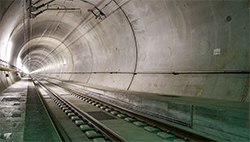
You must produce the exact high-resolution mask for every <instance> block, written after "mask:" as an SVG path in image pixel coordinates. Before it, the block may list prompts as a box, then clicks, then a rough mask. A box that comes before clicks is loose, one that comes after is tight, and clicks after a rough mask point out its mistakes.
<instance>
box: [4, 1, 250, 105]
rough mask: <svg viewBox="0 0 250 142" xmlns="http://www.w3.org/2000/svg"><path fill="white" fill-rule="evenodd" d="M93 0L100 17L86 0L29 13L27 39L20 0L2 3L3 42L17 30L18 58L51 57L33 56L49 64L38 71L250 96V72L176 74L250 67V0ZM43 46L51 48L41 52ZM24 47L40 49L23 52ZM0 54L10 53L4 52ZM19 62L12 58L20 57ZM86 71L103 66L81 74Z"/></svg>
mask: <svg viewBox="0 0 250 142" xmlns="http://www.w3.org/2000/svg"><path fill="white" fill-rule="evenodd" d="M43 2H44V1H43ZM43 2H42V1H41V2H39V3H38V4H36V6H38V5H40V4H42V3H43ZM91 3H92V4H93V5H95V6H96V7H97V8H98V9H100V10H101V11H102V12H103V13H104V14H105V16H101V19H100V17H97V18H96V17H95V16H94V15H93V14H92V13H91V12H88V9H92V10H93V12H94V13H95V14H96V15H98V13H99V11H98V9H97V8H95V7H94V6H93V5H91V4H89V3H84V2H83V1H80V0H74V1H59V0H56V1H55V2H53V3H52V4H51V5H50V7H51V8H55V7H67V8H72V7H74V8H80V9H81V10H80V11H59V10H47V11H45V12H43V13H42V14H40V15H38V16H37V17H35V18H34V19H32V20H29V19H28V13H26V12H25V17H26V20H25V21H26V28H27V29H25V30H26V32H29V33H30V34H29V36H27V37H29V38H30V39H29V40H27V41H28V42H27V43H24V40H23V39H22V38H18V36H17V35H24V33H23V32H24V31H25V30H21V29H20V28H16V29H19V30H14V29H15V27H20V23H22V16H23V15H22V6H21V2H16V1H15V2H13V3H7V2H5V1H4V2H1V4H2V6H9V9H3V11H2V12H0V13H1V14H0V15H2V16H1V17H2V20H1V21H0V24H1V27H0V30H1V31H2V33H0V42H1V43H5V42H6V41H8V39H9V37H10V35H11V33H13V34H15V35H12V36H11V37H13V38H11V39H12V40H13V42H14V45H22V46H18V47H14V48H15V49H16V50H17V51H19V50H21V51H20V52H19V55H18V54H15V53H13V54H12V58H13V59H15V58H18V57H19V56H20V55H21V54H22V53H24V54H23V57H24V58H25V56H26V58H27V56H29V55H31V56H32V54H41V55H42V56H45V57H48V58H44V59H39V58H40V57H39V58H38V56H37V57H36V56H35V58H31V60H30V62H33V64H34V62H39V61H38V60H40V62H41V63H39V64H43V65H40V66H36V67H29V68H30V69H32V71H33V73H34V74H42V75H46V76H49V77H56V78H59V79H64V80H73V81H79V82H83V83H89V84H92V85H97V86H98V85H101V86H104V87H111V88H116V89H122V90H129V91H139V92H151V93H160V94H165V95H176V96H193V97H201V98H213V99H223V100H233V101H240V100H241V98H242V96H243V95H246V96H248V94H249V91H248V92H247V93H246V91H244V90H249V85H248V84H247V82H249V80H250V79H249V75H248V74H195V73H194V74H179V75H177V74H175V75H174V74H170V73H171V72H178V71H187V72H196V71H212V72H213V71H215V72H216V71H245V72H246V71H249V51H250V50H249V9H248V3H247V1H211V0H206V1H193V0H186V1H182V0H156V1H153V0H143V1H138V0H130V1H129V0H113V1H110V0H94V1H91ZM25 8H27V5H26V7H25ZM34 13H36V12H34ZM9 14H14V15H9ZM10 23H11V24H10ZM18 25H19V26H18ZM13 31H15V32H13ZM36 46H40V47H39V48H36ZM43 47H44V49H45V47H46V48H49V49H51V50H50V51H47V50H44V51H43ZM21 48H22V49H21ZM26 48H27V49H32V48H33V49H34V51H32V52H30V54H28V52H23V51H22V50H24V49H26ZM5 50H6V45H3V44H1V45H0V51H1V53H2V52H6V51H5ZM42 52H44V53H42ZM50 56H51V57H50ZM52 56H53V57H52ZM0 58H1V59H5V56H4V55H3V54H1V56H0ZM33 60H34V61H33ZM14 61H15V60H13V62H12V64H16V63H15V62H14ZM27 64H28V63H27ZM39 67H41V68H39ZM38 68H39V69H38ZM33 69H35V70H33ZM84 72H105V73H100V74H98V73H96V74H81V73H84ZM109 72H118V74H116V73H113V74H110V73H109ZM164 72H165V73H166V74H164ZM76 73H77V74H76ZM136 73H137V74H136ZM162 73H163V74H162ZM245 100H246V101H248V98H247V99H245Z"/></svg>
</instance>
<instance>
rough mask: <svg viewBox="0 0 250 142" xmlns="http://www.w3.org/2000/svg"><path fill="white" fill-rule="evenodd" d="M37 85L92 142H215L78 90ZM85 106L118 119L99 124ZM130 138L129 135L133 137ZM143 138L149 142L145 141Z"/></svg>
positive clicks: (44, 82) (52, 85)
mask: <svg viewBox="0 0 250 142" xmlns="http://www.w3.org/2000/svg"><path fill="white" fill-rule="evenodd" d="M34 84H35V85H36V86H39V87H41V88H43V89H44V90H45V91H46V92H47V93H48V94H50V97H51V98H52V99H53V101H54V102H55V103H56V104H57V105H58V106H59V107H60V108H61V110H62V111H63V112H64V113H65V114H66V115H67V116H68V117H69V119H71V120H72V121H73V122H74V123H75V125H76V126H77V127H79V129H80V130H81V131H82V132H84V134H85V135H86V136H87V137H88V138H89V139H91V140H93V141H121V142H125V141H138V140H144V141H145V140H148V141H152V139H151V140H150V139H147V137H150V138H153V137H155V138H153V139H154V140H153V141H168V142H169V141H172V142H184V141H215V140H213V139H210V138H207V137H205V136H202V135H199V134H196V133H193V132H192V131H188V130H185V129H182V128H179V127H177V126H175V125H170V124H167V123H164V122H162V121H159V120H157V119H153V118H152V117H149V116H147V115H144V114H141V113H139V112H135V111H133V110H129V109H127V108H123V107H121V106H119V105H117V104H113V103H109V102H106V101H103V100H100V99H98V98H95V97H91V96H89V95H86V94H84V93H82V92H80V91H78V90H74V89H72V88H68V87H65V86H62V85H59V84H55V83H53V82H50V81H48V80H46V81H45V80H43V81H38V80H37V79H34ZM55 87H59V88H60V89H61V90H64V91H67V92H68V93H69V95H71V97H69V96H66V95H65V94H66V93H64V94H63V93H61V94H60V93H57V92H56V89H53V88H55ZM72 97H74V99H72ZM67 98H69V99H67ZM76 99H77V100H76ZM83 105H85V109H86V108H91V107H95V108H93V109H95V110H96V109H99V111H96V112H102V113H100V114H102V115H103V113H105V114H107V115H109V116H113V117H114V118H115V119H112V120H106V121H104V120H98V119H96V118H98V117H96V116H95V115H93V113H92V115H91V113H90V112H89V111H84V107H83V109H82V108H81V107H82V106H83ZM87 105H88V106H87ZM121 120H123V121H121ZM124 120H125V121H124ZM111 121H112V123H113V124H112V125H111V124H109V122H111ZM114 125H116V126H114ZM121 127H124V128H123V129H124V130H120V129H122V128H121ZM126 127H127V128H126ZM127 129H131V131H135V132H136V133H138V134H139V135H136V134H135V135H136V136H135V135H133V132H132V133H129V131H130V130H127ZM139 131H140V132H139ZM126 134H127V135H126ZM128 134H130V136H129V135H128ZM130 137H132V138H130ZM137 137H138V138H137ZM142 137H146V138H145V139H143V138H142Z"/></svg>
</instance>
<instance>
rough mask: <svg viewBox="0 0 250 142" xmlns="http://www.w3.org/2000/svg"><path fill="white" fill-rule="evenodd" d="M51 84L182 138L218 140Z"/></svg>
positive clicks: (213, 141) (210, 141) (212, 141)
mask: <svg viewBox="0 0 250 142" xmlns="http://www.w3.org/2000/svg"><path fill="white" fill-rule="evenodd" d="M46 81H47V80H46ZM47 82H49V83H51V84H54V85H56V86H59V87H61V88H63V89H65V90H68V91H70V92H72V93H75V94H78V95H81V96H84V97H87V98H89V99H91V100H93V101H95V102H98V103H100V104H105V105H106V106H108V107H110V108H113V109H115V110H118V111H120V112H122V113H125V114H127V115H129V116H131V117H134V118H136V119H138V120H141V121H144V122H146V123H148V124H150V125H152V126H156V127H158V128H160V129H161V130H163V131H166V132H167V131H170V132H171V133H172V134H174V135H176V136H177V137H180V138H182V139H185V138H187V139H188V140H191V141H209V142H215V141H216V140H213V139H210V138H207V137H205V136H202V135H199V134H196V133H193V132H191V131H188V130H185V129H182V128H179V127H176V126H173V125H171V124H167V123H164V122H161V121H159V120H155V119H153V118H150V117H148V116H145V115H143V114H139V113H137V112H135V111H132V110H129V109H126V108H123V107H120V106H118V105H115V104H111V103H107V102H104V101H102V100H99V99H96V98H94V97H90V96H88V95H84V94H83V93H81V92H78V91H75V90H73V89H70V88H67V87H65V86H62V85H58V84H55V83H53V82H50V81H47Z"/></svg>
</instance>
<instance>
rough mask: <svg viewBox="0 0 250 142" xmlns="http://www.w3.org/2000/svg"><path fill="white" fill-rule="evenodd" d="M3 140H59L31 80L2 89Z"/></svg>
mask: <svg viewBox="0 0 250 142" xmlns="http://www.w3.org/2000/svg"><path fill="white" fill-rule="evenodd" d="M0 120H1V121H0V141H3V142H4V141H19V142H22V141H27V142H28V141H30V142H31V141H36V142H38V141H60V139H59V137H58V135H57V133H56V132H55V130H54V127H53V125H52V124H51V122H50V119H49V117H48V115H47V113H46V111H45V109H44V108H43V105H42V104H41V102H40V100H39V97H38V94H37V92H36V90H35V86H34V85H33V83H32V81H31V79H30V78H29V77H24V78H22V79H21V80H20V81H18V82H16V83H15V84H13V85H11V86H9V87H8V88H6V89H5V90H4V91H2V92H0Z"/></svg>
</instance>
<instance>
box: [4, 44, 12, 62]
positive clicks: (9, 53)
mask: <svg viewBox="0 0 250 142" xmlns="http://www.w3.org/2000/svg"><path fill="white" fill-rule="evenodd" d="M12 46H13V43H12V41H10V40H9V41H8V43H7V48H6V62H9V61H10V59H11V54H12Z"/></svg>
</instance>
